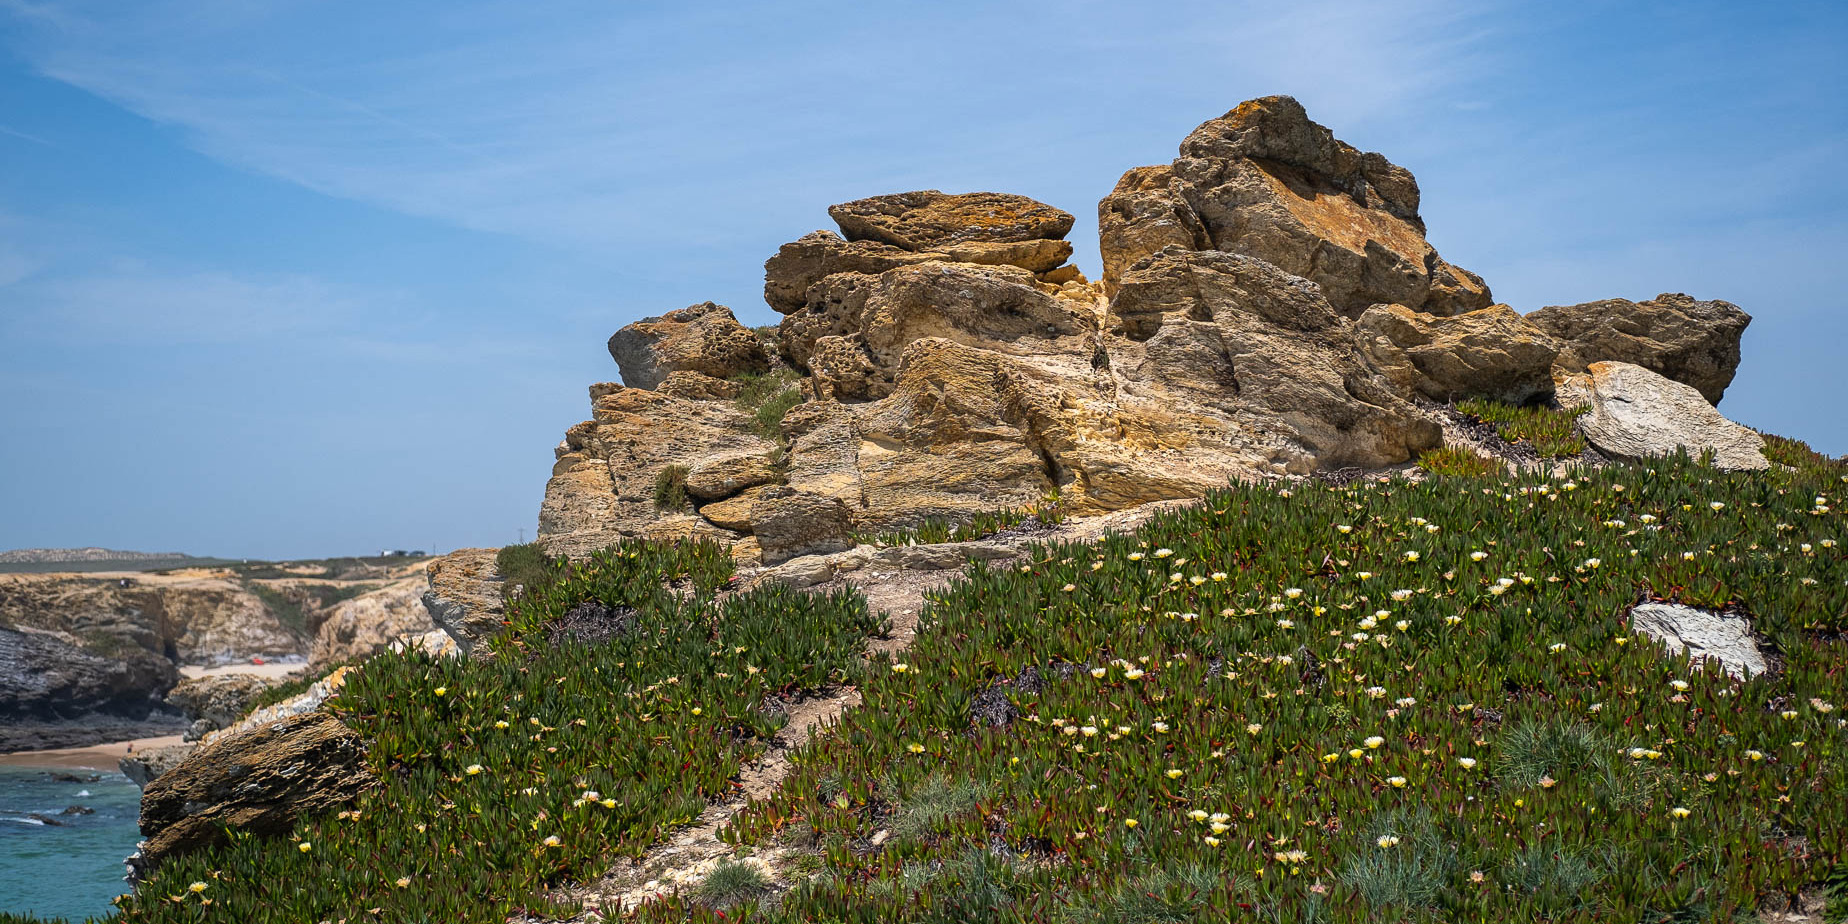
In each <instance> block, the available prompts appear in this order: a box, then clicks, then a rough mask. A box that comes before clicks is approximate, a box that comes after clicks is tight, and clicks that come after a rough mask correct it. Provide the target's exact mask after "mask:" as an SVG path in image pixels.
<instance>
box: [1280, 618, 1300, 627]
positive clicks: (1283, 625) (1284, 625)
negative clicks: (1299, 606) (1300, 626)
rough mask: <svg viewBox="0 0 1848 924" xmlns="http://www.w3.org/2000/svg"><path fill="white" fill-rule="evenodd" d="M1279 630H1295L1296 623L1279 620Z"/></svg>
mask: <svg viewBox="0 0 1848 924" xmlns="http://www.w3.org/2000/svg"><path fill="white" fill-rule="evenodd" d="M1277 628H1279V629H1294V628H1296V623H1293V622H1291V621H1289V620H1288V619H1279V620H1277Z"/></svg>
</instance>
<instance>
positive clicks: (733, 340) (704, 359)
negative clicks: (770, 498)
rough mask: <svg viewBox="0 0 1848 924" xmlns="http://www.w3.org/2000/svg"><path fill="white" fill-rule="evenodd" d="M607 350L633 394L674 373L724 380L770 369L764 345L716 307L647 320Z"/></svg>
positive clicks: (618, 334) (616, 337) (707, 304)
mask: <svg viewBox="0 0 1848 924" xmlns="http://www.w3.org/2000/svg"><path fill="white" fill-rule="evenodd" d="M609 346H610V357H611V358H613V359H615V360H616V365H617V367H618V368H620V369H621V370H622V381H623V384H625V385H628V386H629V387H631V388H654V387H656V386H658V385H660V384H661V382H662V381H663V380H664V379H666V378H667V375H668V373H670V372H674V371H676V370H685V371H688V372H698V373H702V374H705V375H709V376H712V377H714V378H720V379H724V378H730V377H732V376H735V375H739V374H742V373H747V372H764V371H766V370H768V369H769V368H770V359H769V356H768V355H767V354H765V352H764V345H763V341H761V340H760V339H758V336H757V335H756V334H755V333H752V332H751V330H750V328H747V327H745V326H744V325H742V324H739V323H738V319H737V318H736V317H734V316H733V315H732V311H731V309H730V308H727V307H725V306H724V305H718V304H714V303H712V302H703V303H701V304H698V305H693V306H691V307H688V308H682V309H680V310H679V311H670V312H668V313H666V314H664V315H661V316H660V317H658V318H643V319H642V320H640V321H637V322H635V323H634V324H630V325H628V326H626V327H624V328H623V329H621V330H619V331H617V332H616V333H615V334H613V335H612V336H611V337H610V344H609Z"/></svg>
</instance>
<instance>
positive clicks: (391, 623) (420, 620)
mask: <svg viewBox="0 0 1848 924" xmlns="http://www.w3.org/2000/svg"><path fill="white" fill-rule="evenodd" d="M425 584H426V579H424V578H411V579H408V580H404V581H398V582H396V583H393V584H391V585H389V586H386V587H381V588H379V589H378V590H374V591H369V592H367V593H363V594H360V595H359V596H357V597H354V598H352V599H351V600H343V601H341V602H340V603H338V604H335V606H334V608H333V610H332V611H330V612H329V613H328V614H327V616H326V617H325V618H324V619H322V621H321V626H320V628H319V629H317V630H316V631H315V636H314V647H313V648H312V649H310V651H309V654H308V666H309V669H310V670H320V669H325V668H327V667H329V666H332V665H334V664H339V663H341V662H344V661H357V660H361V659H364V658H369V657H371V656H372V655H374V654H377V653H378V652H380V651H383V650H385V649H386V648H388V647H390V646H391V645H392V644H394V643H399V642H403V641H405V640H407V639H411V638H415V637H417V636H421V635H423V634H424V633H426V632H429V631H430V628H431V625H432V624H431V622H430V612H429V610H428V609H427V608H425V606H424V605H423V592H424V585H425Z"/></svg>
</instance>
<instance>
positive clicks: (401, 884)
mask: <svg viewBox="0 0 1848 924" xmlns="http://www.w3.org/2000/svg"><path fill="white" fill-rule="evenodd" d="M410 884H411V877H409V876H399V877H398V888H400V889H402V888H405V887H406V886H409V885H410Z"/></svg>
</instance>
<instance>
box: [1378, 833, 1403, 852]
mask: <svg viewBox="0 0 1848 924" xmlns="http://www.w3.org/2000/svg"><path fill="white" fill-rule="evenodd" d="M1374 843H1375V844H1378V845H1380V849H1381V850H1384V849H1386V848H1388V847H1397V846H1398V845H1399V839H1398V838H1397V837H1394V836H1393V835H1391V834H1382V835H1380V839H1379V840H1377V841H1374Z"/></svg>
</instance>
